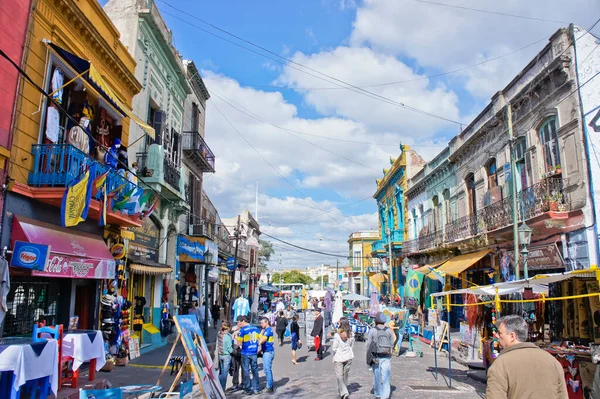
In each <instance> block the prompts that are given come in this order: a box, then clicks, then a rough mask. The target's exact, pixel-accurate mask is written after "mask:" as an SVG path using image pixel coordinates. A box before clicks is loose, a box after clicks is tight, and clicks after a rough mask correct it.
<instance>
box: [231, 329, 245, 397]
mask: <svg viewBox="0 0 600 399" xmlns="http://www.w3.org/2000/svg"><path fill="white" fill-rule="evenodd" d="M240 330H241V327H240V326H239V323H237V325H235V326H233V328H232V329H231V338H232V339H233V353H232V354H231V368H230V372H229V375H231V378H232V379H231V383H232V384H233V386H232V387H231V388H230V389H229V391H230V392H233V391H238V390H240V389H242V386H241V385H240V369H241V368H242V346H241V344H240V341H239V340H238V337H239V335H240Z"/></svg>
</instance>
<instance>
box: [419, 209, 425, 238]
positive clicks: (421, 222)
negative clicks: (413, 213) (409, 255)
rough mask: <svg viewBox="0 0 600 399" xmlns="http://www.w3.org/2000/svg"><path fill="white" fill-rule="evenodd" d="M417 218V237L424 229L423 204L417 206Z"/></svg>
mask: <svg viewBox="0 0 600 399" xmlns="http://www.w3.org/2000/svg"><path fill="white" fill-rule="evenodd" d="M419 218H420V223H419V232H418V233H417V235H420V234H419V233H421V230H422V229H423V227H425V214H424V212H423V204H421V205H419Z"/></svg>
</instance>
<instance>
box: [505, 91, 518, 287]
mask: <svg viewBox="0 0 600 399" xmlns="http://www.w3.org/2000/svg"><path fill="white" fill-rule="evenodd" d="M506 118H507V119H508V139H509V143H510V175H511V176H510V178H511V189H512V222H513V241H514V248H515V249H514V251H513V253H514V258H515V279H516V280H519V278H520V275H521V273H520V271H519V226H518V225H519V208H518V201H517V166H516V163H515V143H516V140H515V136H514V133H513V125H512V107H511V105H510V102H509V103H508V104H506Z"/></svg>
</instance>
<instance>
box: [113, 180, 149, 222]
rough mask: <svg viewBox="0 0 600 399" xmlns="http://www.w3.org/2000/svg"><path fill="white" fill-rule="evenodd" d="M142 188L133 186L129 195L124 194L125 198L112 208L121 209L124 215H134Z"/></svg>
mask: <svg viewBox="0 0 600 399" xmlns="http://www.w3.org/2000/svg"><path fill="white" fill-rule="evenodd" d="M143 192H144V190H142V189H141V188H139V187H137V186H136V187H134V188H133V190H131V193H130V194H129V195H125V198H124V199H123V200H121V201H119V202H117V203H116V204H114V205H113V210H116V211H121V213H124V214H126V215H134V214H135V211H136V209H138V208H139V202H140V199H141V197H142V194H143Z"/></svg>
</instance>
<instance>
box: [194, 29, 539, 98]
mask: <svg viewBox="0 0 600 399" xmlns="http://www.w3.org/2000/svg"><path fill="white" fill-rule="evenodd" d="M547 40H548V38H547V37H544V38H542V39H540V40H536V41H535V42H533V43H530V44H528V45H526V46H523V47H521V48H518V49H516V50H513V51H510V52H508V53H505V54H501V55H498V56H496V57H492V58H488V59H486V60H484V61H480V62H477V63H475V64H471V65H467V66H464V67H461V68H457V69H452V70H449V71H445V72H440V73H436V74H432V75H424V76H421V77H419V78H415V79H407V80H397V81H392V82H384V83H375V84H370V85H361V86H360V87H362V88H363V89H364V88H371V87H382V86H392V85H397V84H402V83H411V82H418V81H420V80H427V79H432V78H438V77H441V76H447V75H451V74H453V73H456V72H462V71H465V70H468V69H471V68H475V67H478V66H480V65H483V64H487V63H489V62H492V61H496V60H498V59H500V58H504V57H507V56H509V55H512V54H515V53H518V52H520V51H523V50H525V49H528V48H529V47H532V46H534V45H536V44H538V43H541V42H544V41H547ZM203 79H207V80H214V81H219V82H231V80H226V79H215V78H206V77H203ZM243 86H244V87H254V88H267V89H290V90H343V89H345V88H344V87H289V86H276V85H255V84H243Z"/></svg>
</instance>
